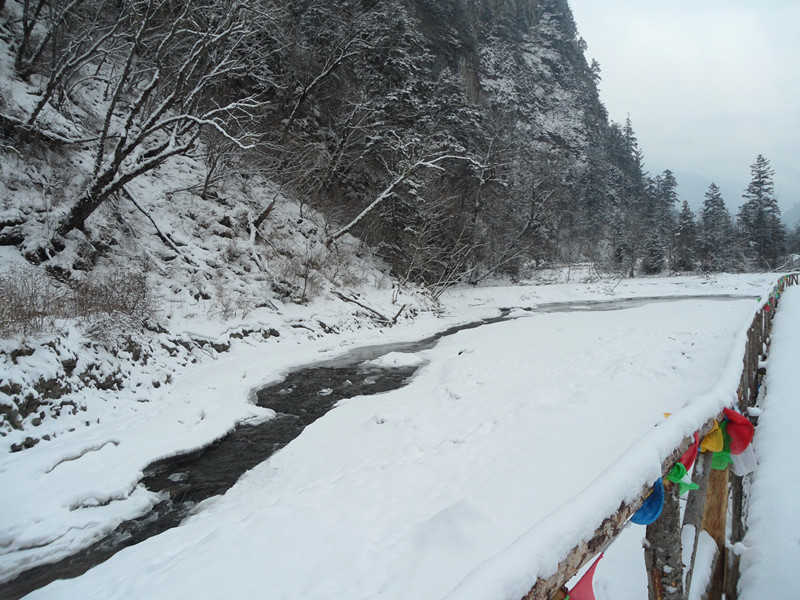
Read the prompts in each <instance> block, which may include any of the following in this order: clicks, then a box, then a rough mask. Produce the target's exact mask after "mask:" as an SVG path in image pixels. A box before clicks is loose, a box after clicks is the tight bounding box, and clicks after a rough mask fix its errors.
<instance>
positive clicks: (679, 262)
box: [674, 200, 697, 271]
mask: <svg viewBox="0 0 800 600" xmlns="http://www.w3.org/2000/svg"><path fill="white" fill-rule="evenodd" d="M674 248H675V268H676V269H677V270H679V271H692V270H694V268H695V260H696V248H697V224H696V223H695V215H694V213H693V212H692V209H691V208H689V203H688V202H686V200H684V201H683V206H682V207H681V212H680V214H679V215H678V226H677V229H676V230H675V241H674Z"/></svg>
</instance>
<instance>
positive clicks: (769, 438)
mask: <svg viewBox="0 0 800 600" xmlns="http://www.w3.org/2000/svg"><path fill="white" fill-rule="evenodd" d="M798 365H800V288H798V287H797V286H795V287H792V288H788V289H787V291H786V292H785V293H784V294H783V295H782V296H781V300H780V308H779V310H778V311H777V313H776V315H775V322H774V330H773V334H772V343H771V345H770V354H769V359H768V361H767V375H766V378H765V380H764V387H765V388H766V394H764V397H763V398H762V399H761V401H760V402H759V407H760V408H762V409H763V413H761V416H759V419H758V427H757V428H756V436H755V439H754V441H753V448H754V449H755V452H756V456H757V457H758V462H759V465H758V468H757V469H756V471H755V473H754V475H753V483H752V488H751V496H750V501H749V504H748V507H747V515H748V532H747V535H746V536H745V538H744V540H743V544H742V545H743V547H744V548H743V551H742V563H741V565H742V578H741V580H740V583H739V586H740V587H739V589H740V593H739V597H740V598H741V599H742V600H755V599H761V598H791V597H794V596H796V595H797V587H798V578H797V565H798V564H800V516H798V508H797V507H798V498H800V479H798V478H797V475H796V473H795V472H794V468H795V466H796V463H797V456H798V452H797V431H798V429H800V391H799V390H800V386H798V382H799V381H800V380H799V379H798V374H797V368H798Z"/></svg>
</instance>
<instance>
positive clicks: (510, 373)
mask: <svg viewBox="0 0 800 600" xmlns="http://www.w3.org/2000/svg"><path fill="white" fill-rule="evenodd" d="M774 279H775V278H774V276H769V275H758V276H755V275H750V276H720V277H715V278H668V279H644V280H624V281H622V282H618V283H616V284H614V283H608V282H600V283H594V284H558V285H548V286H528V287H526V286H515V287H495V288H489V287H486V288H477V289H474V288H469V289H455V290H451V291H450V292H448V293H447V294H446V295H445V296H444V298H443V304H442V310H441V311H440V312H439V314H437V315H434V314H432V313H429V314H421V315H419V316H418V317H417V318H416V319H414V320H409V321H407V322H403V323H402V324H401V325H399V326H397V327H394V328H391V329H374V328H373V329H364V330H358V331H349V332H346V333H341V334H330V335H326V336H323V337H322V338H320V339H317V340H309V336H307V335H300V333H297V334H296V335H282V336H281V337H280V338H277V339H275V338H273V339H270V340H266V341H265V342H261V343H259V344H256V343H255V342H247V340H244V341H242V342H240V343H237V344H234V345H233V346H232V348H231V350H230V351H229V352H226V353H224V354H220V355H219V356H217V357H216V358H215V359H212V358H210V357H206V358H205V359H203V360H200V361H199V362H198V364H194V365H189V366H187V367H186V368H185V369H183V370H182V372H180V373H179V374H178V375H177V376H176V377H175V378H174V380H173V382H172V383H171V384H169V385H165V386H162V387H161V388H158V390H150V391H149V393H150V396H149V397H148V398H147V400H148V401H147V402H139V401H137V400H136V399H135V398H134V397H128V396H126V397H125V398H122V399H120V401H119V402H118V403H116V405H115V404H114V402H111V401H109V400H108V399H104V400H103V401H102V402H98V403H97V404H96V405H92V406H91V407H90V409H89V410H88V412H87V413H84V414H83V415H82V418H85V419H86V420H88V421H90V422H91V426H86V427H83V428H80V429H76V430H75V431H73V432H64V433H63V434H62V435H60V436H58V437H57V438H56V439H53V440H50V441H47V442H42V443H40V444H38V445H37V446H35V447H34V448H32V449H29V450H25V451H23V452H20V453H14V454H5V455H3V456H2V458H0V487H2V489H3V494H2V495H1V496H0V513H1V514H3V523H2V530H0V552H1V553H2V554H1V555H0V570H1V572H2V573H3V578H5V579H8V578H9V577H11V576H13V575H14V574H15V573H17V572H19V571H20V570H22V569H24V568H28V567H29V566H31V565H33V564H37V563H41V562H42V561H47V560H54V559H56V558H58V557H60V556H63V555H65V554H67V553H69V552H71V551H73V550H75V549H76V548H78V547H81V546H84V545H86V544H87V543H88V542H90V541H91V540H93V539H96V538H97V537H98V536H100V535H102V534H103V533H105V532H107V531H109V530H110V529H113V527H114V526H116V524H117V523H118V522H119V520H120V519H123V518H130V517H132V516H134V515H136V514H139V513H141V512H142V511H143V510H144V509H145V508H146V507H147V506H149V505H150V504H152V503H153V502H154V501H155V498H154V497H153V494H151V493H149V492H147V491H146V490H144V489H142V488H141V487H138V486H137V481H138V479H139V477H140V476H141V470H142V469H143V467H144V466H146V465H147V464H148V463H150V462H151V461H153V460H155V459H158V458H161V457H164V456H169V455H173V454H175V453H177V452H180V451H183V450H186V449H190V448H196V447H199V446H202V445H204V444H206V443H208V442H209V441H210V440H212V439H214V438H216V437H218V436H220V435H222V434H223V433H224V432H226V431H228V430H229V429H230V428H231V427H232V426H233V425H234V424H235V423H236V422H239V421H242V420H244V419H248V418H257V419H262V418H268V417H269V416H270V414H271V412H270V411H268V410H265V409H260V408H258V407H256V406H254V405H253V404H252V402H251V398H252V391H253V389H254V388H257V387H259V386H261V385H263V384H265V383H267V382H270V381H274V380H276V379H279V378H280V376H281V375H282V374H283V373H285V372H286V371H287V370H290V369H292V368H295V367H297V366H299V365H302V364H307V363H310V362H313V361H315V360H320V359H323V358H331V357H335V356H337V355H340V354H342V353H343V352H345V351H347V350H348V349H352V348H353V347H356V346H359V345H364V344H373V343H387V342H392V341H408V340H413V339H418V338H421V337H424V336H425V335H428V334H430V333H432V332H434V331H437V330H442V329H444V328H446V327H447V326H450V325H453V324H455V323H460V322H468V321H472V320H475V319H479V318H484V317H489V316H495V315H496V314H498V311H499V308H508V307H535V306H536V305H541V304H546V303H551V302H564V301H605V300H613V299H618V298H630V297H663V296H702V295H705V296H709V295H720V294H732V295H741V296H749V297H750V299H739V300H732V299H725V300H722V299H698V298H693V299H686V300H679V301H671V302H661V301H654V302H649V303H642V304H641V305H639V306H634V307H628V308H620V309H618V310H611V311H588V310H581V311H574V312H562V313H559V312H556V313H545V312H537V311H533V312H531V313H525V312H522V311H517V312H515V313H514V314H515V315H518V316H519V318H516V319H514V320H511V321H507V322H502V323H498V324H494V325H489V326H485V327H482V328H478V329H473V330H465V331H462V332H460V333H458V334H456V335H454V336H451V337H448V338H445V339H443V340H442V341H441V342H440V343H439V344H438V345H437V346H436V347H435V348H433V349H430V350H426V351H424V352H421V353H419V355H418V357H416V358H415V359H418V358H421V359H424V360H425V361H426V364H425V365H424V366H423V367H422V368H421V370H420V371H419V372H418V374H417V376H416V377H415V378H414V380H413V381H412V382H411V383H410V384H409V385H408V386H407V387H405V388H403V389H400V390H396V391H394V392H390V393H386V394H383V395H380V396H370V397H361V398H353V399H349V400H345V401H342V402H341V403H340V404H339V405H338V406H337V408H335V409H334V410H332V411H331V412H330V413H328V414H327V415H326V416H325V417H323V418H321V419H319V420H318V421H317V422H315V423H314V424H313V425H311V426H309V427H308V428H307V429H306V430H305V431H304V432H303V433H302V434H301V435H300V437H298V438H297V439H296V440H294V441H293V442H292V443H290V444H289V445H288V446H287V447H286V448H284V449H283V450H282V451H280V452H278V453H277V454H276V455H274V456H273V457H272V458H271V459H270V460H268V461H267V462H265V463H263V464H262V465H260V466H258V467H256V468H255V469H252V470H251V471H250V472H248V473H247V474H246V475H245V476H243V477H242V478H241V479H240V481H239V483H238V484H237V485H236V486H234V487H233V488H232V489H231V490H230V491H229V492H228V493H227V494H225V495H224V496H222V497H218V498H213V499H210V500H208V501H206V502H204V503H202V504H201V505H200V506H198V508H197V510H196V511H195V514H194V515H193V516H191V517H190V518H189V519H188V520H187V521H186V522H185V523H184V524H183V525H182V526H181V527H179V528H176V529H173V530H170V531H168V532H166V533H164V534H161V535H159V536H156V537H154V538H151V539H149V540H147V541H146V542H143V543H142V544H139V545H138V546H134V547H132V548H129V549H126V550H123V551H122V552H120V553H119V554H117V555H116V556H114V557H113V558H111V559H110V560H109V561H107V562H106V563H104V564H102V565H100V566H98V567H96V568H94V569H92V570H91V571H89V572H88V573H86V574H85V575H84V576H82V577H79V578H77V579H74V580H69V581H64V582H56V583H54V584H51V585H50V586H48V587H46V588H44V589H42V590H40V591H38V592H35V593H34V594H32V596H31V597H37V598H51V597H52V598H75V597H85V598H92V597H95V598H143V597H147V598H217V597H220V595H226V596H231V597H239V598H256V597H258V598H276V599H277V598H281V599H283V598H309V599H310V598H314V599H319V598H410V597H415V598H416V597H426V598H442V597H448V596H449V597H451V598H478V597H498V598H504V597H519V596H520V594H519V592H520V591H523V593H524V591H527V588H526V586H528V585H529V584H530V583H531V582H532V581H533V580H535V577H536V576H537V575H539V574H547V573H548V572H549V571H551V570H552V569H553V568H554V565H555V561H557V558H558V557H559V555H560V554H563V553H564V552H566V550H568V549H569V547H571V546H572V545H573V543H574V542H575V540H576V539H577V538H579V537H580V536H581V535H583V534H585V533H588V532H589V531H591V530H592V529H593V528H594V526H595V525H594V524H596V523H597V522H599V521H598V519H602V517H603V516H605V515H606V514H609V513H611V512H613V511H614V510H615V509H616V507H617V506H618V505H619V502H620V500H622V499H630V498H633V497H634V496H636V495H637V494H638V493H639V492H640V490H641V487H642V484H643V483H644V482H646V481H648V480H654V479H655V478H656V477H657V473H658V470H659V464H660V460H661V458H663V456H664V454H665V453H667V452H668V451H669V450H671V449H672V447H673V446H674V445H675V444H676V443H677V441H676V440H678V441H679V440H680V439H682V438H683V437H684V436H685V435H687V434H688V433H690V432H691V431H693V430H694V429H695V428H697V427H698V426H699V425H700V424H701V422H702V421H704V420H705V417H706V416H707V414H708V412H709V410H713V407H715V406H721V405H722V404H724V403H726V402H730V401H731V391H730V387H731V382H735V383H738V372H737V365H736V362H737V356H736V353H737V351H738V352H739V357H738V360H740V356H741V354H740V353H741V348H739V346H740V345H741V339H742V329H743V328H745V327H746V325H749V323H750V320H751V318H752V315H753V312H754V310H755V309H756V307H757V303H756V302H755V301H754V300H753V299H752V298H754V297H757V296H760V295H761V294H762V293H764V292H765V291H766V290H767V289H769V287H770V284H771V282H772V281H774ZM383 293H388V292H383ZM365 300H366V301H369V302H370V303H371V304H372V305H374V306H380V305H381V304H380V303H381V299H380V298H378V297H374V298H369V297H367V298H365ZM340 306H341V305H336V306H334V305H331V304H329V303H328V304H325V303H318V304H316V305H314V304H312V305H311V306H306V307H295V306H288V305H287V307H284V311H283V312H282V314H281V315H280V318H282V319H284V320H285V322H297V321H298V320H302V319H303V318H306V319H310V318H314V319H319V320H322V321H325V320H326V319H328V320H329V321H331V322H334V321H335V320H336V317H337V315H336V314H335V313H336V311H337V310H341V308H340ZM303 311H305V312H303ZM276 318H277V317H276ZM281 329H282V331H283V330H288V331H292V329H291V328H288V327H287V328H281ZM402 358H403V357H397V356H394V357H389V360H392V359H396V360H398V361H399V360H401V359H402ZM405 360H407V359H403V362H405ZM740 364H741V363H740V362H739V365H740ZM735 383H734V385H733V389H735ZM664 412H672V413H674V414H673V416H672V417H670V419H669V420H668V421H665V420H664V416H663V413H664ZM630 531H631V532H632V533H630V534H628V532H626V534H624V535H623V538H622V540H621V541H620V542H618V545H615V546H612V550H611V551H609V552H608V553H607V555H606V558H605V559H604V561H602V562H601V565H600V567H599V568H598V571H597V575H596V582H597V583H596V588H597V590H598V598H601V599H602V598H612V597H614V598H626V597H637V596H638V595H639V594H638V593H634V594H631V593H630V590H635V589H641V585H642V584H641V582H642V581H643V580H644V572H643V569H633V568H631V566H630V563H631V560H630V554H631V551H632V550H629V551H624V548H625V547H628V548H629V549H631V548H634V547H635V546H636V545H637V544H638V540H639V539H640V538H641V537H642V536H643V533H644V532H643V530H641V531H640V532H637V530H635V529H631V530H630ZM615 548H619V550H618V551H616V550H615ZM639 560H641V559H639Z"/></svg>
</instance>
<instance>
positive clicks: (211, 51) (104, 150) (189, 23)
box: [56, 0, 260, 236]
mask: <svg viewBox="0 0 800 600" xmlns="http://www.w3.org/2000/svg"><path fill="white" fill-rule="evenodd" d="M171 6H172V5H171V3H168V2H166V0H134V1H133V2H131V3H130V5H129V7H130V10H131V15H132V20H133V21H134V23H135V27H133V28H132V31H133V33H132V34H131V35H130V37H129V39H128V42H127V49H126V55H125V56H124V59H123V60H122V61H121V62H122V65H123V67H122V69H121V70H120V71H119V72H118V73H117V76H116V81H115V85H114V91H113V93H112V97H111V101H110V103H109V105H108V108H107V109H106V115H105V119H104V124H103V128H102V131H101V134H100V139H99V141H98V144H97V151H96V159H95V170H94V176H93V177H92V179H91V180H90V181H89V183H88V185H87V186H86V187H85V189H84V191H83V192H82V193H81V195H80V196H79V197H78V199H77V200H76V201H75V203H74V204H73V205H72V207H71V208H70V209H69V210H68V212H67V213H66V214H65V215H64V216H63V217H62V218H61V220H60V222H59V223H58V225H57V227H56V234H58V235H61V236H63V235H66V234H67V233H69V232H70V231H72V230H73V229H78V228H82V227H83V224H84V222H85V221H86V219H87V218H88V217H89V216H90V215H91V214H92V213H93V212H94V211H95V210H96V209H97V208H98V207H99V206H100V205H101V204H102V203H103V202H105V201H106V200H107V199H108V198H110V197H111V196H112V195H114V194H116V193H117V192H119V191H120V190H121V189H122V188H123V186H125V185H126V184H127V183H129V182H130V181H132V180H133V179H135V178H137V177H139V176H140V175H142V174H144V173H147V172H148V171H151V170H152V169H154V168H156V167H157V166H159V165H160V164H162V163H163V162H164V161H165V160H167V159H168V158H170V157H172V156H176V155H181V154H185V153H186V152H188V151H189V150H190V149H192V148H193V147H194V146H195V144H196V143H197V140H198V137H199V135H200V132H201V131H202V130H203V129H213V130H214V131H215V132H216V133H218V134H219V135H220V136H222V137H223V138H225V139H226V140H228V141H230V142H231V143H233V144H235V145H236V146H238V147H240V148H247V147H249V146H251V145H252V144H251V143H250V142H249V141H248V139H247V136H246V135H245V134H244V133H242V131H243V130H244V129H245V128H244V126H243V124H244V122H245V121H247V120H248V119H249V117H250V115H251V111H252V110H254V109H256V108H257V107H258V106H260V103H259V102H257V101H256V99H255V98H253V97H243V98H234V99H232V100H231V101H229V102H227V103H220V104H217V103H216V102H214V101H211V100H209V96H210V92H211V91H213V90H214V89H215V88H216V87H218V86H222V85H223V84H224V83H225V82H226V81H228V80H229V79H230V78H232V77H233V76H235V75H236V74H237V73H238V72H239V71H240V69H241V66H242V55H241V53H239V52H238V50H239V49H240V46H241V45H242V44H243V43H244V41H245V39H246V37H247V35H248V24H247V17H246V15H245V14H244V9H243V8H242V7H241V6H233V7H230V8H227V9H226V8H225V7H222V6H219V7H217V8H218V12H215V11H212V10H211V9H210V8H205V9H204V10H202V11H201V10H197V6H196V5H195V4H194V3H193V2H191V1H190V2H187V3H186V4H184V5H183V8H182V10H181V11H180V12H179V13H178V14H177V15H175V16H174V17H173V18H172V19H164V18H163V12H164V11H166V10H167V9H168V8H170V7H171ZM169 21H171V22H169ZM148 50H149V51H148Z"/></svg>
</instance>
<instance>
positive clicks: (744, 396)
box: [447, 273, 798, 600]
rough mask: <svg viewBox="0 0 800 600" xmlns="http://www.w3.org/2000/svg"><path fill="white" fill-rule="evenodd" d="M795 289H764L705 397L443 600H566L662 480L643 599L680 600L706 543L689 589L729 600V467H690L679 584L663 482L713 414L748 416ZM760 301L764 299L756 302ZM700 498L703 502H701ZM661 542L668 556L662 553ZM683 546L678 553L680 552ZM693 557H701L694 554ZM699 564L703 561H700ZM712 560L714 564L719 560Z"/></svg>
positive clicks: (673, 525)
mask: <svg viewBox="0 0 800 600" xmlns="http://www.w3.org/2000/svg"><path fill="white" fill-rule="evenodd" d="M797 283H798V274H797V273H793V274H790V275H785V276H783V277H781V278H780V279H778V280H777V281H776V282H775V283H774V285H772V286H769V287H768V288H765V290H764V291H763V293H762V296H761V297H760V298H759V303H758V305H757V306H756V307H754V309H753V313H752V314H751V316H750V324H749V327H743V328H742V329H741V330H740V331H739V332H738V334H737V336H736V339H735V341H734V344H733V346H732V350H731V353H730V355H729V358H728V361H727V364H726V366H725V368H724V369H723V372H722V374H721V376H720V378H719V379H718V381H717V383H716V384H715V386H714V387H713V388H712V390H711V391H710V392H708V393H706V394H703V395H701V396H697V397H695V398H693V399H692V400H690V401H689V402H688V403H687V404H686V405H685V406H684V407H683V408H681V409H680V410H679V411H677V412H676V413H674V414H672V415H671V416H670V417H669V418H668V419H666V420H665V421H664V422H663V423H661V424H660V425H658V426H657V427H655V428H654V429H653V430H652V431H651V432H648V433H647V434H646V435H644V436H643V437H642V438H641V439H639V440H638V441H637V442H636V443H635V444H634V445H633V446H631V448H630V449H629V450H628V451H627V452H625V453H624V455H623V456H622V457H621V458H620V459H618V460H617V461H616V462H615V463H613V464H612V465H611V466H610V467H609V468H608V469H607V470H606V471H605V472H603V473H602V474H601V475H600V476H599V477H598V478H597V479H595V480H594V481H593V482H591V483H590V484H589V485H588V486H587V487H586V489H585V490H584V491H583V492H582V493H581V494H579V495H578V496H576V497H575V498H573V499H572V500H570V501H569V502H568V503H567V504H565V505H563V506H561V507H560V508H558V509H557V510H555V511H554V512H553V513H551V514H550V515H548V517H546V518H545V519H543V520H542V521H540V522H539V523H537V524H536V525H535V526H534V527H533V528H532V529H530V530H529V531H528V532H526V533H525V534H523V535H522V536H521V537H520V538H519V539H517V541H516V542H515V543H514V544H512V545H511V546H510V547H509V548H507V549H506V550H504V551H502V552H501V553H499V554H497V555H496V556H494V557H492V558H490V559H489V560H487V561H485V562H484V563H483V564H481V565H480V566H479V567H477V568H476V569H475V570H474V571H473V572H472V573H470V575H468V576H467V578H465V579H464V580H463V581H462V582H461V583H460V584H459V585H458V586H457V587H456V588H455V589H454V590H453V591H452V592H451V593H450V594H449V595H448V596H447V600H485V599H487V598H496V599H503V600H519V599H520V598H522V599H523V600H557V599H560V598H564V597H566V594H565V591H566V588H565V587H564V586H565V585H566V583H567V582H568V581H569V580H570V579H572V578H573V577H574V576H575V575H576V574H577V573H578V572H579V571H580V569H581V568H582V567H583V566H584V565H586V564H587V563H588V562H589V561H590V560H591V559H592V558H593V557H595V556H596V555H598V554H599V553H601V552H602V551H604V550H605V549H606V548H607V547H608V546H609V545H610V544H611V543H612V542H613V541H614V539H615V538H616V537H617V536H618V535H619V534H620V533H621V531H622V529H623V528H624V527H625V526H626V525H627V523H628V521H629V520H630V518H631V517H632V516H633V515H634V513H636V512H637V511H638V510H639V509H640V508H641V507H642V504H643V503H644V501H645V499H646V498H647V497H648V496H649V495H650V493H651V491H652V490H653V483H652V482H654V481H657V480H658V479H663V480H664V481H666V482H667V483H666V484H665V485H664V488H665V494H664V496H665V504H664V509H663V511H662V513H661V517H660V518H659V519H658V520H657V521H655V522H654V523H653V524H652V525H648V527H647V539H648V541H649V542H650V543H649V544H648V546H649V548H648V549H647V551H646V553H645V562H646V565H647V570H648V581H649V589H650V598H651V599H654V598H659V599H660V598H667V597H671V598H683V597H685V595H684V592H683V586H684V581H685V583H686V586H687V587H688V586H689V585H691V580H692V570H693V565H694V562H695V555H696V554H698V552H697V547H698V540H699V539H701V538H703V539H705V538H704V537H703V534H701V532H703V531H705V532H706V534H705V536H708V535H710V536H711V538H712V539H714V541H715V543H716V545H717V550H718V552H717V557H715V559H714V561H713V566H712V573H711V577H709V574H708V573H705V574H703V576H700V575H698V577H697V578H696V579H697V581H709V580H710V582H711V590H710V592H709V596H708V597H709V598H712V599H713V598H720V597H721V594H722V593H727V594H728V595H727V599H728V600H732V599H733V598H735V597H736V596H735V591H736V583H737V580H738V557H737V556H735V554H734V553H733V552H726V538H725V535H726V522H727V521H726V519H727V515H728V490H729V488H730V490H731V499H732V503H731V507H730V512H731V515H732V520H733V524H732V527H731V530H730V539H729V540H728V541H729V542H730V544H731V545H732V544H735V543H737V542H739V541H741V539H742V538H743V536H744V522H743V518H742V502H743V493H742V478H741V477H739V476H735V475H733V476H729V473H728V471H729V469H725V470H712V469H711V468H710V465H711V454H712V453H711V452H703V453H702V455H701V458H699V459H698V461H697V466H696V467H695V470H694V475H693V481H694V482H695V483H697V484H698V485H699V489H697V490H693V491H692V492H690V496H689V500H688V501H687V509H686V514H685V518H684V523H683V524H684V526H686V525H689V526H693V527H694V529H688V531H689V533H690V534H693V535H692V539H690V540H687V541H688V542H690V543H691V545H692V549H691V554H689V555H688V556H690V557H691V558H690V559H689V561H688V568H687V570H686V576H685V577H684V566H683V564H682V552H681V529H682V527H681V521H680V513H679V508H678V500H677V498H678V488H679V486H678V485H677V484H671V483H670V482H668V481H667V475H668V474H669V473H670V471H671V470H672V469H673V467H674V466H675V464H676V463H677V462H678V460H679V459H680V458H681V457H682V456H683V455H684V453H685V452H686V451H687V449H689V447H690V446H691V445H692V444H693V443H694V442H695V435H694V434H695V432H697V433H698V434H699V437H700V438H701V439H702V438H703V437H704V436H705V435H706V434H708V433H709V432H711V430H712V429H713V428H714V425H715V421H721V420H722V415H721V413H722V410H723V409H725V408H731V407H736V408H737V409H738V410H739V411H740V412H741V413H743V414H747V408H748V407H749V406H752V405H753V403H754V402H755V398H756V393H757V390H758V385H759V382H760V375H759V368H760V366H761V361H762V359H763V358H764V357H765V356H766V353H767V349H768V345H769V330H770V326H771V323H772V317H773V314H774V311H775V309H776V308H777V306H778V300H779V298H780V294H781V293H782V292H783V290H784V288H785V287H786V286H788V285H795V284H797ZM761 300H764V301H763V302H761ZM707 498H708V501H706V499H707ZM665 544H668V545H669V546H670V547H669V548H664V545H665ZM688 545H689V544H687V549H688ZM700 554H702V553H700ZM705 558H707V557H705ZM720 558H721V560H720Z"/></svg>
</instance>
